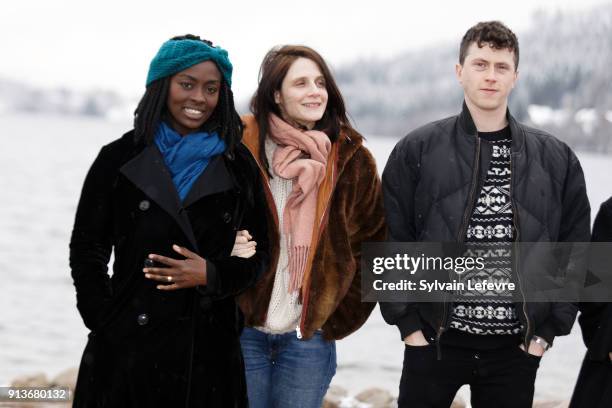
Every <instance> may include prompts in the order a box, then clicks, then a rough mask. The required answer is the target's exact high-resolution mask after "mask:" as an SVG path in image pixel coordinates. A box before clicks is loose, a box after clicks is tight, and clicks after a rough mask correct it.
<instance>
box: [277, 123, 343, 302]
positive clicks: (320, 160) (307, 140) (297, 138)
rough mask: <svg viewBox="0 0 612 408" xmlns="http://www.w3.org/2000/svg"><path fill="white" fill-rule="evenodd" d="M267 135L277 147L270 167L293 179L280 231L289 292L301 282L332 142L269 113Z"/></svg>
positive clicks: (323, 136)
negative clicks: (286, 256) (285, 240)
mask: <svg viewBox="0 0 612 408" xmlns="http://www.w3.org/2000/svg"><path fill="white" fill-rule="evenodd" d="M268 122H269V127H270V131H269V135H268V136H269V137H270V139H272V141H273V142H274V143H276V144H277V145H278V147H277V148H276V149H275V150H274V154H273V155H272V169H273V170H274V173H275V174H277V175H278V176H280V177H281V178H283V179H287V180H292V181H293V190H292V191H291V194H289V197H288V198H287V203H286V204H285V208H284V209H283V233H284V234H285V236H287V237H288V243H287V244H288V245H287V248H288V251H289V293H291V292H294V291H297V290H299V289H300V288H301V286H302V279H303V277H304V270H305V268H306V261H307V259H308V254H309V251H310V244H311V239H312V231H313V228H314V223H315V214H316V211H317V195H318V192H319V186H320V185H321V183H322V182H323V180H324V179H325V171H326V167H327V158H328V156H329V152H330V150H331V142H330V140H329V138H328V137H327V135H326V134H325V133H323V132H321V131H318V130H306V131H303V130H299V129H296V128H294V127H293V126H291V125H289V124H288V123H287V122H285V121H284V120H282V119H281V118H279V117H278V116H276V115H274V114H270V117H269V119H268Z"/></svg>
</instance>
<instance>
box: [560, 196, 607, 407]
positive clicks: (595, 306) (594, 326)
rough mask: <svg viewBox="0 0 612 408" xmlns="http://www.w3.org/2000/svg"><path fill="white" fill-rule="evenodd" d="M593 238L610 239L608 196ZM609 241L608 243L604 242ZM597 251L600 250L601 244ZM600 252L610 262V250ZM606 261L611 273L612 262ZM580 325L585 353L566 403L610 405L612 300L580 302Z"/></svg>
mask: <svg viewBox="0 0 612 408" xmlns="http://www.w3.org/2000/svg"><path fill="white" fill-rule="evenodd" d="M592 241H593V242H608V243H612V198H610V199H608V201H606V202H605V203H603V204H602V205H601V208H600V209H599V213H597V217H596V218H595V224H593V237H592ZM608 245H610V244H608ZM598 252H602V251H601V248H600V250H599V251H598ZM606 252H607V251H606ZM604 256H607V257H609V259H608V258H606V259H608V260H609V261H610V262H612V254H610V253H609V252H607V253H605V254H604ZM605 264H607V268H608V271H609V273H610V274H612V263H608V262H607V261H606V263H602V265H605ZM580 311H581V314H580V318H579V321H580V327H581V328H582V337H583V339H584V343H585V345H586V347H587V353H586V356H585V357H584V362H583V363H582V368H581V369H580V374H579V375H578V381H577V382H576V388H575V389H574V395H573V396H572V401H571V403H570V407H572V408H583V407H588V408H598V407H601V408H604V407H610V406H612V303H582V304H581V305H580Z"/></svg>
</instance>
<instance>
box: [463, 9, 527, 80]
mask: <svg viewBox="0 0 612 408" xmlns="http://www.w3.org/2000/svg"><path fill="white" fill-rule="evenodd" d="M473 42H475V43H476V44H477V45H478V47H479V48H482V47H483V46H484V45H489V46H490V47H491V48H495V49H498V50H502V49H504V48H505V49H508V50H509V51H511V52H513V53H514V68H515V69H517V68H518V64H519V43H518V39H517V38H516V35H515V34H514V33H513V32H512V30H510V29H509V28H508V27H506V26H505V25H504V24H503V23H502V22H500V21H483V22H480V23H478V24H476V25H475V26H473V27H471V28H470V29H469V30H467V32H466V33H465V35H464V36H463V38H462V39H461V45H460V46H459V63H460V64H461V65H463V63H464V61H465V57H466V56H467V51H468V48H470V45H471V44H472V43H473Z"/></svg>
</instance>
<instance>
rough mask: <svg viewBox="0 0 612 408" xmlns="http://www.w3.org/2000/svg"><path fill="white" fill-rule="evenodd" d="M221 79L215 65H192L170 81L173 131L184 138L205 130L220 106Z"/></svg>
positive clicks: (170, 109) (210, 63) (168, 103)
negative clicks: (207, 122)
mask: <svg viewBox="0 0 612 408" xmlns="http://www.w3.org/2000/svg"><path fill="white" fill-rule="evenodd" d="M221 78H222V77H221V73H220V72H219V69H218V68H217V65H215V63H214V62H212V61H204V62H201V63H199V64H196V65H193V66H191V67H189V68H187V69H186V70H184V71H181V72H179V73H178V74H175V75H173V76H172V78H170V89H169V91H168V99H167V101H166V105H167V107H168V112H170V125H171V126H172V128H173V129H174V130H176V131H177V132H178V133H180V134H181V135H183V136H185V135H186V134H188V133H193V132H196V131H198V130H199V129H200V128H201V127H202V125H203V124H204V123H205V122H206V121H207V120H208V118H210V116H211V115H212V114H213V112H214V111H215V107H216V106H217V103H218V102H219V89H220V88H221Z"/></svg>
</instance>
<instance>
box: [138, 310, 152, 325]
mask: <svg viewBox="0 0 612 408" xmlns="http://www.w3.org/2000/svg"><path fill="white" fill-rule="evenodd" d="M136 321H137V322H138V324H139V325H140V326H144V325H145V324H147V323H149V315H148V314H146V313H142V314H139V315H138V317H137V318H136Z"/></svg>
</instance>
